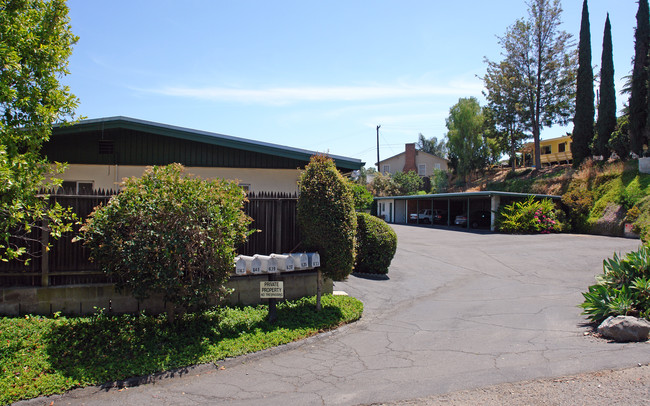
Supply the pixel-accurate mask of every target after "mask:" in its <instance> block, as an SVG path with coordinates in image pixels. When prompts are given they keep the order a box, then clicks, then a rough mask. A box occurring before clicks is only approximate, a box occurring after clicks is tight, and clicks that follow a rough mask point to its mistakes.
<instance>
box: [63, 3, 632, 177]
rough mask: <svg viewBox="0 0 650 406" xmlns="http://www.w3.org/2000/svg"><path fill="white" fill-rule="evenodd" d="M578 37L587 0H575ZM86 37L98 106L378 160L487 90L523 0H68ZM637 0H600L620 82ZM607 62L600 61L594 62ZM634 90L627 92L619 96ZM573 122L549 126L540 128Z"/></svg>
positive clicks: (84, 54) (73, 78)
mask: <svg viewBox="0 0 650 406" xmlns="http://www.w3.org/2000/svg"><path fill="white" fill-rule="evenodd" d="M562 4H563V8H564V13H563V21H564V26H563V29H564V30H566V31H567V32H569V33H571V34H573V35H574V37H575V40H576V42H577V37H578V33H579V29H580V14H581V9H582V1H581V0H564V1H563V2H562ZM68 6H69V8H70V17H71V22H72V29H73V31H74V33H75V34H76V35H78V36H79V37H80V39H79V42H78V43H77V45H76V46H75V49H74V53H73V56H72V58H71V59H70V71H71V74H70V75H69V76H67V77H66V78H65V79H64V83H66V84H67V85H69V86H70V87H71V89H72V91H73V93H75V94H76V95H77V96H78V97H79V98H80V101H81V102H80V106H79V109H78V113H79V114H81V115H84V116H86V117H87V118H100V117H110V116H117V115H121V116H128V117H133V118H137V119H143V120H150V121H155V122H160V123H164V124H171V125H177V126H182V127H189V128H193V129H198V130H205V131H212V132H217V133H222V134H227V135H232V136H236V137H243V138H250V139H254V140H259V141H265V142H271V143H276V144H281V145H288V146H292V147H297V148H304V149H309V150H314V151H319V152H329V153H331V154H335V155H344V156H349V157H354V158H359V159H361V160H363V161H365V162H366V166H372V165H373V164H374V163H375V162H376V131H375V128H376V126H377V125H381V129H380V158H381V159H384V158H387V157H389V156H392V155H395V154H398V153H400V152H402V151H403V150H404V144H405V143H408V142H415V141H417V137H418V134H419V133H422V134H424V135H425V136H426V137H427V138H429V137H433V136H435V137H438V139H440V138H442V137H444V135H445V134H446V132H447V129H446V127H445V118H446V117H447V116H448V114H449V108H450V107H451V106H452V105H454V104H455V103H456V102H457V101H458V99H459V98H461V97H469V96H475V97H477V98H478V99H479V101H480V102H481V104H483V103H484V99H483V97H482V95H481V90H482V87H483V86H482V82H481V80H480V79H479V78H478V77H479V76H482V75H483V74H484V73H485V63H484V62H483V60H484V57H488V58H489V59H492V60H500V59H501V56H500V52H501V49H500V47H499V45H498V43H497V38H496V36H498V35H503V34H504V33H505V31H506V28H507V27H508V26H509V25H511V24H512V23H513V22H514V21H515V20H516V19H517V18H520V17H523V16H525V15H526V12H527V11H526V10H527V8H526V5H525V2H524V0H494V1H475V0H465V1H440V0H422V1H417V0H400V1H397V0H395V1H381V0H375V1H361V0H359V1H352V0H347V1H339V0H328V1H310V0H301V1H283V0H276V1H261V0H260V1H253V0H237V1H226V0H201V1H199V0H184V1H180V0H177V1H172V0H156V1H152V0H151V1H150V0H129V1H123V0H111V1H96V0H69V1H68ZM636 10H637V3H636V1H635V0H591V1H589V12H590V21H591V40H592V59H593V64H594V65H600V53H601V47H602V36H603V28H604V23H605V16H606V13H607V12H609V13H610V19H611V23H612V36H613V41H614V64H615V71H616V78H617V91H618V90H620V88H621V83H622V81H621V78H622V77H623V76H625V75H628V74H629V73H630V70H631V59H632V57H633V54H634V26H635V25H636V19H635V15H636ZM597 72H599V68H598V69H597V70H595V73H597ZM623 101H624V100H623V97H621V96H618V103H619V106H622V103H623ZM571 129H572V126H570V127H564V128H563V127H559V126H556V127H553V128H550V129H547V130H544V131H543V133H542V138H550V137H554V136H559V135H563V134H564V133H565V132H566V131H571Z"/></svg>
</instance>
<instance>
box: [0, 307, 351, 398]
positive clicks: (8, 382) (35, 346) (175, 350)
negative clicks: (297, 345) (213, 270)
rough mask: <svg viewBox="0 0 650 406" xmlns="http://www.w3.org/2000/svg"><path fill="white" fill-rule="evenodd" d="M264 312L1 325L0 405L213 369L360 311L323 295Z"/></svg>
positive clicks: (16, 320) (225, 310) (101, 316)
mask: <svg viewBox="0 0 650 406" xmlns="http://www.w3.org/2000/svg"><path fill="white" fill-rule="evenodd" d="M277 311H278V320H277V322H276V323H275V324H269V323H268V322H267V315H268V306H265V305H260V306H248V307H220V308H214V309H211V310H208V311H206V312H203V313H195V314H189V313H188V314H185V315H183V317H178V318H177V319H176V320H175V321H174V322H173V323H168V322H167V320H166V318H165V316H148V315H120V316H111V315H107V314H106V313H102V312H98V313H96V314H95V315H93V316H90V317H69V318H68V317H48V318H46V317H40V316H24V317H5V318H0V404H3V405H4V404H8V403H11V402H14V401H17V400H20V399H28V398H33V397H37V396H41V395H49V394H55V393H62V392H64V391H66V390H68V389H71V388H74V387H79V386H87V385H96V384H103V383H105V382H112V381H116V380H123V379H126V378H129V377H134V376H141V375H145V374H150V373H154V372H158V371H164V370H169V369H173V368H180V367H185V366H188V365H194V364H201V363H207V362H216V361H219V360H222V359H224V358H226V357H234V356H237V355H241V354H246V353H251V352H255V351H259V350H263V349H265V348H270V347H273V346H277V345H281V344H285V343H288V342H291V341H296V340H299V339H302V338H305V337H309V336H312V335H314V334H317V333H318V332H321V331H323V330H328V329H332V328H336V327H338V326H339V325H342V324H345V323H348V322H352V321H355V320H357V319H359V318H360V317H361V313H362V312H363V304H362V303H361V302H359V301H358V300H357V299H354V298H352V297H348V296H332V295H326V296H323V298H322V310H321V311H320V312H317V311H316V308H315V298H314V297H310V298H302V299H298V300H294V301H288V302H283V303H280V304H278V307H277Z"/></svg>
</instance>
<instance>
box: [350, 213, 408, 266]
mask: <svg viewBox="0 0 650 406" xmlns="http://www.w3.org/2000/svg"><path fill="white" fill-rule="evenodd" d="M395 250H397V235H396V234H395V231H393V229H392V228H390V226H389V225H388V224H386V223H385V222H384V221H383V220H380V219H378V218H377V217H374V216H371V215H370V214H367V213H357V262H356V265H355V267H354V270H355V271H356V272H361V273H381V274H387V273H388V267H389V266H390V262H391V261H392V260H393V257H394V256H395Z"/></svg>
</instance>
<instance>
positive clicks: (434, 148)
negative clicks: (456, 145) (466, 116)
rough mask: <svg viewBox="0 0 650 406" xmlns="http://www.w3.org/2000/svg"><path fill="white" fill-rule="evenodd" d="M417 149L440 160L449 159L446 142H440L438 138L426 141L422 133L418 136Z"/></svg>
mask: <svg viewBox="0 0 650 406" xmlns="http://www.w3.org/2000/svg"><path fill="white" fill-rule="evenodd" d="M416 148H417V149H418V150H420V151H423V152H426V153H429V154H433V155H435V156H438V157H440V158H446V157H447V145H446V143H445V141H444V140H440V141H438V138H437V137H431V138H430V139H426V138H424V135H422V133H420V134H418V142H417V144H416Z"/></svg>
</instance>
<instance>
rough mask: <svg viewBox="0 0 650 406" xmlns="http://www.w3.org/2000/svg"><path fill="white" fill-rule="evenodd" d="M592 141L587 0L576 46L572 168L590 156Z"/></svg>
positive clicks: (592, 84)
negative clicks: (576, 62) (576, 66)
mask: <svg viewBox="0 0 650 406" xmlns="http://www.w3.org/2000/svg"><path fill="white" fill-rule="evenodd" d="M593 139H594V71H593V69H592V67H591V34H590V29H589V8H588V6H587V0H584V1H583V3H582V20H581V24H580V42H579V44H578V78H577V83H576V110H575V116H574V118H573V135H572V141H573V142H572V143H571V155H572V156H573V167H574V168H577V167H579V166H580V164H581V163H582V161H584V160H585V159H586V158H587V157H589V156H590V155H591V149H590V147H589V144H591V142H592V141H593Z"/></svg>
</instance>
